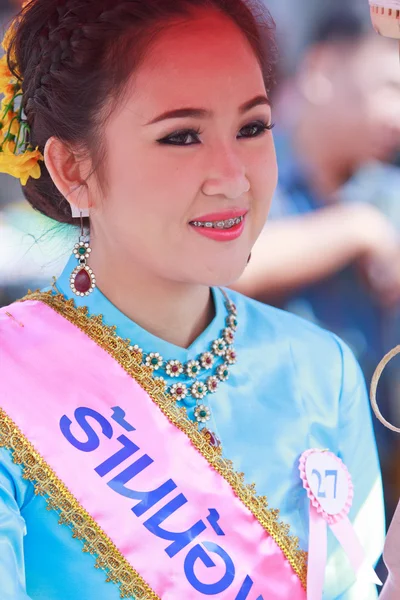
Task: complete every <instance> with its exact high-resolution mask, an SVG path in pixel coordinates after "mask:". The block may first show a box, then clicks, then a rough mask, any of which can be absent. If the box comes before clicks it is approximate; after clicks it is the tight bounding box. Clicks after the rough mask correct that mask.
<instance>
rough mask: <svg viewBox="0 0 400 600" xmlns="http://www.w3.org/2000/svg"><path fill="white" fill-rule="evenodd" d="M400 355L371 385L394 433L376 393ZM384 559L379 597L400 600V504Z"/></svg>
mask: <svg viewBox="0 0 400 600" xmlns="http://www.w3.org/2000/svg"><path fill="white" fill-rule="evenodd" d="M398 354H400V346H396V348H393V350H391V352H389V353H388V354H387V355H386V356H385V357H384V358H383V359H382V360H381V362H380V363H379V365H378V367H377V369H376V371H375V373H374V376H373V378H372V383H371V404H372V408H373V410H374V413H375V415H376V416H377V418H378V419H379V420H380V422H381V423H383V425H385V427H387V428H388V429H391V430H392V431H396V432H400V429H399V428H398V427H395V426H394V425H392V424H391V423H389V422H388V421H387V420H386V419H385V418H384V416H383V415H382V413H381V411H380V410H379V407H378V403H377V400H376V392H377V388H378V383H379V379H380V377H381V375H382V373H383V370H384V369H385V367H386V365H387V364H388V363H389V362H390V361H391V360H392V359H393V358H394V357H395V356H397V355H398ZM383 558H384V560H385V565H386V567H387V570H388V571H389V576H388V579H387V581H386V583H385V586H384V588H383V590H382V593H381V595H380V596H379V598H380V600H399V598H400V502H399V505H398V507H397V510H396V513H395V515H394V517H393V520H392V523H391V525H390V528H389V533H388V534H387V537H386V542H385V550H384V552H383Z"/></svg>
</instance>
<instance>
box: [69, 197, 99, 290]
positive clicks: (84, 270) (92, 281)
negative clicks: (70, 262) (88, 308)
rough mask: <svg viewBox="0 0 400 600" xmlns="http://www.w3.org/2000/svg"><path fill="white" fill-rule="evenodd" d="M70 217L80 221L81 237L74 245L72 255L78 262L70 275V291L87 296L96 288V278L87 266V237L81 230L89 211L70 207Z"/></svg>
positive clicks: (88, 246)
mask: <svg viewBox="0 0 400 600" xmlns="http://www.w3.org/2000/svg"><path fill="white" fill-rule="evenodd" d="M71 210H72V216H73V217H74V218H80V220H81V235H80V238H79V243H77V244H75V247H74V254H75V256H76V258H77V259H78V261H79V264H78V266H77V267H76V268H75V269H74V270H73V272H72V273H71V278H70V285H71V290H72V291H73V292H74V294H75V295H76V296H89V294H91V293H92V292H93V290H94V289H95V288H96V276H95V274H94V273H93V271H92V269H91V268H90V267H89V265H88V264H87V260H88V258H89V257H90V253H91V251H92V249H91V247H90V244H89V236H86V235H85V232H84V229H83V217H88V216H89V209H86V210H85V211H82V210H80V209H78V208H76V207H75V206H74V205H71Z"/></svg>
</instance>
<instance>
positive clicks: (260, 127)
mask: <svg viewBox="0 0 400 600" xmlns="http://www.w3.org/2000/svg"><path fill="white" fill-rule="evenodd" d="M274 127H275V124H274V123H267V122H265V121H254V122H253V123H249V125H245V126H244V127H242V129H241V130H240V132H242V131H243V130H252V131H253V132H254V131H255V133H253V134H250V135H240V136H239V138H238V139H242V138H244V139H250V138H256V137H260V136H261V135H263V134H265V133H266V132H267V131H271V130H272V129H273V128H274ZM240 132H239V133H240ZM202 133H203V132H202V130H201V129H200V128H197V129H182V130H180V131H176V132H174V133H171V135H168V136H166V137H165V138H162V139H160V140H157V142H158V143H159V144H165V145H169V146H194V145H195V144H199V143H200V141H199V140H198V136H199V135H201V134H202ZM191 137H192V138H194V137H197V141H195V142H192V143H187V140H188V139H189V138H191Z"/></svg>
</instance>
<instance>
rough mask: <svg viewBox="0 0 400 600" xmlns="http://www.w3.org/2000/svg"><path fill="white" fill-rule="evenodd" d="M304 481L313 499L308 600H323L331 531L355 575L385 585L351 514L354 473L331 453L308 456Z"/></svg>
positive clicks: (302, 462)
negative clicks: (369, 556) (375, 569)
mask: <svg viewBox="0 0 400 600" xmlns="http://www.w3.org/2000/svg"><path fill="white" fill-rule="evenodd" d="M299 470H300V477H301V479H302V481H303V486H304V488H305V490H306V492H307V496H308V497H309V499H310V535H309V549H308V576H307V600H321V598H322V594H323V588H324V580H325V568H326V563H327V552H328V550H327V541H328V539H327V538H328V528H327V525H329V527H330V529H331V530H332V532H333V534H334V535H335V536H336V538H337V539H338V541H339V543H340V544H341V546H342V548H343V550H344V551H345V552H346V554H347V556H348V557H349V559H350V563H351V565H352V567H353V569H354V571H355V572H356V573H357V574H358V575H359V576H363V577H364V579H365V580H366V581H370V582H371V583H375V584H377V585H382V582H381V581H380V579H379V578H378V576H377V575H376V573H375V571H374V569H373V568H372V566H371V565H368V563H367V559H366V557H365V553H364V550H363V547H362V546H361V543H360V541H359V539H358V537H357V535H356V532H355V530H354V528H353V525H352V524H351V522H350V520H349V518H348V514H349V512H350V508H351V506H352V503H353V496H354V488H353V483H352V480H351V476H350V473H349V471H348V469H347V467H346V465H345V464H344V463H343V461H341V460H340V458H338V457H337V456H336V455H335V454H333V453H332V452H328V451H327V450H317V449H311V450H307V451H306V452H304V453H303V454H302V455H301V457H300V462H299Z"/></svg>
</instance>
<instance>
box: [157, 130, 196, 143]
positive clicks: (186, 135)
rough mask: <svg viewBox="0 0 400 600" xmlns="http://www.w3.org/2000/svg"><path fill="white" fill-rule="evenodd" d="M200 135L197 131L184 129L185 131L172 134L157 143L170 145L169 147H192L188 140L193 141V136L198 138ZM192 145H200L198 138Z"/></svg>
mask: <svg viewBox="0 0 400 600" xmlns="http://www.w3.org/2000/svg"><path fill="white" fill-rule="evenodd" d="M200 133H201V131H200V130H199V129H198V130H196V131H195V130H194V129H186V130H185V131H177V132H176V133H172V134H171V135H169V136H167V137H165V138H163V139H162V140H158V142H159V143H160V144H170V145H171V146H193V143H191V142H189V143H188V140H190V139H193V137H195V136H199V135H200ZM194 143H195V144H198V143H200V142H199V140H198V137H197V140H196V141H195V142H194Z"/></svg>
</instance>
